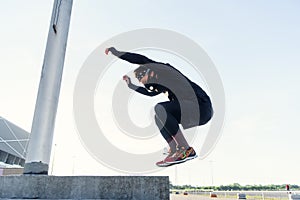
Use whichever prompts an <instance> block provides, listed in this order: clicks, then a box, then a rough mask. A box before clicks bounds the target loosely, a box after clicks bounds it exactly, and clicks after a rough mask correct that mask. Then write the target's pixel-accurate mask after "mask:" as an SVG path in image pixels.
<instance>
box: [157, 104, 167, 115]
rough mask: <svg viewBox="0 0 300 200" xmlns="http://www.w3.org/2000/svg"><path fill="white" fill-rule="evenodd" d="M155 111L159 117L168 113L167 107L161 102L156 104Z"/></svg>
mask: <svg viewBox="0 0 300 200" xmlns="http://www.w3.org/2000/svg"><path fill="white" fill-rule="evenodd" d="M154 111H155V114H156V115H157V116H158V117H161V116H163V115H165V114H166V110H165V108H164V107H163V106H162V105H161V104H159V103H158V104H156V105H155V106H154Z"/></svg>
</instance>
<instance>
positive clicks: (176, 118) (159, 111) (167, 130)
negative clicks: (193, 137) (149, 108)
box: [155, 101, 189, 149]
mask: <svg viewBox="0 0 300 200" xmlns="http://www.w3.org/2000/svg"><path fill="white" fill-rule="evenodd" d="M180 118H181V111H180V106H179V104H178V103H177V102H172V101H171V102H163V103H159V104H157V105H156V106H155V122H156V125H157V126H158V128H159V130H160V132H161V134H162V136H163V137H164V138H165V140H166V141H167V142H168V144H169V145H171V146H170V148H174V145H176V146H179V147H184V148H186V149H187V148H189V144H188V142H187V141H186V139H185V137H184V136H183V134H182V132H181V130H180V128H179V122H180ZM176 146H175V148H176Z"/></svg>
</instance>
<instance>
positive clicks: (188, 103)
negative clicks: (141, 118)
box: [105, 47, 213, 167]
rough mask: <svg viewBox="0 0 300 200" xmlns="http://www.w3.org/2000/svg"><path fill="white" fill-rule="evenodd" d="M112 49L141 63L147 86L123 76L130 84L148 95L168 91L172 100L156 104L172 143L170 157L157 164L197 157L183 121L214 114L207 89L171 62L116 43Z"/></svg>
mask: <svg viewBox="0 0 300 200" xmlns="http://www.w3.org/2000/svg"><path fill="white" fill-rule="evenodd" d="M109 52H111V53H112V54H113V55H115V56H117V57H118V58H120V59H123V60H126V61H128V62H130V63H133V64H139V65H140V66H139V67H138V68H137V69H135V70H134V73H135V77H136V78H137V79H138V80H139V82H141V83H142V84H143V85H144V86H145V87H138V86H136V85H134V84H132V83H131V79H130V78H129V77H128V76H126V75H125V76H124V77H123V79H124V80H125V81H126V83H127V85H128V87H129V88H131V89H133V90H135V91H136V92H139V93H141V94H144V95H147V96H155V95H158V94H160V93H166V94H167V95H168V98H169V101H167V102H161V103H158V104H157V105H156V106H155V107H154V110H155V122H156V125H157V126H158V128H159V130H160V132H161V135H162V136H163V137H164V139H165V140H166V142H167V143H168V145H169V147H170V149H169V153H168V155H167V157H166V158H165V159H163V160H162V161H159V162H157V163H156V165H157V166H159V167H167V166H170V165H173V164H178V163H182V162H185V161H187V160H191V159H193V158H196V157H197V155H196V152H195V150H194V149H193V147H190V146H189V144H188V142H187V141H186V139H185V137H184V136H183V134H182V132H181V130H180V128H179V124H181V125H182V127H183V128H184V129H187V128H191V127H195V126H200V125H204V124H206V123H207V122H208V121H209V120H210V119H211V118H212V115H213V108H212V104H211V101H210V98H209V96H208V95H207V94H206V93H205V91H204V90H203V89H202V88H201V87H200V86H198V85H197V84H195V83H194V82H192V81H191V80H189V79H188V78H187V77H186V76H185V75H183V74H182V73H181V72H180V71H179V70H177V69H175V68H174V67H173V66H171V65H170V64H168V63H161V62H156V61H153V60H151V59H149V58H147V57H145V56H143V55H139V54H136V53H130V52H121V51H118V50H116V49H115V48H114V47H110V48H107V49H106V50H105V53H106V54H108V53H109Z"/></svg>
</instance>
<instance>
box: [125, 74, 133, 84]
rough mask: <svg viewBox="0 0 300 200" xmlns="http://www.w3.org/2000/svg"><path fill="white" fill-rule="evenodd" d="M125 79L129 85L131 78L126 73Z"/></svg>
mask: <svg viewBox="0 0 300 200" xmlns="http://www.w3.org/2000/svg"><path fill="white" fill-rule="evenodd" d="M123 80H124V81H125V82H126V83H127V85H129V84H131V79H130V78H129V76H127V75H124V76H123Z"/></svg>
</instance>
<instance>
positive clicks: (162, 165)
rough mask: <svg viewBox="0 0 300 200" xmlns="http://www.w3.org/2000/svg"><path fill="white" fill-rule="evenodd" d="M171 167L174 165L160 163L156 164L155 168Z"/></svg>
mask: <svg viewBox="0 0 300 200" xmlns="http://www.w3.org/2000/svg"><path fill="white" fill-rule="evenodd" d="M171 165H174V164H171V163H166V162H165V163H162V164H159V165H158V164H156V166H158V167H169V166H171Z"/></svg>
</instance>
